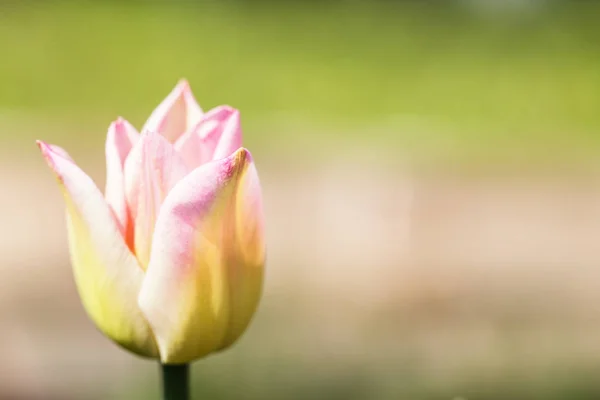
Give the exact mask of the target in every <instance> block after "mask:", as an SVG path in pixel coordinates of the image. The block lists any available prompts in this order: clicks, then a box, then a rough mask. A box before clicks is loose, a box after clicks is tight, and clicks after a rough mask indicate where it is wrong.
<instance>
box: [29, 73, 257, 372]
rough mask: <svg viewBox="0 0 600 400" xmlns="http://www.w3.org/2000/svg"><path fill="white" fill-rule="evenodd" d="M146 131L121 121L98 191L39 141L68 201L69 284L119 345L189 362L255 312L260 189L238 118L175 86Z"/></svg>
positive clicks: (238, 330) (238, 331) (230, 339)
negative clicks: (206, 105) (201, 102)
mask: <svg viewBox="0 0 600 400" xmlns="http://www.w3.org/2000/svg"><path fill="white" fill-rule="evenodd" d="M141 132H142V133H141V135H140V134H138V132H137V131H136V129H135V128H134V127H133V126H132V125H131V124H129V123H128V122H127V121H125V120H124V119H121V118H119V119H117V120H116V121H115V122H113V123H112V124H111V125H110V127H109V129H108V135H107V140H106V149H105V150H106V172H107V176H106V190H105V193H104V195H103V194H102V192H101V191H100V190H99V189H98V187H97V186H96V185H95V184H94V182H93V181H92V179H91V178H90V177H89V176H88V175H87V174H86V173H85V172H83V171H82V170H81V169H80V168H79V167H78V166H77V165H76V164H75V162H74V161H73V159H72V158H71V157H70V156H69V155H68V154H67V152H66V151H65V150H63V149H61V148H60V147H57V146H54V145H50V144H47V143H44V142H41V141H38V145H39V147H40V149H41V151H42V154H43V156H44V158H45V159H46V161H47V163H48V165H49V166H50V168H51V169H52V171H53V172H54V174H55V176H56V178H57V180H58V183H59V186H60V189H61V191H62V193H63V195H64V199H65V202H66V209H67V230H68V242H69V249H70V255H71V262H72V266H73V271H74V276H75V282H76V285H77V288H78V292H79V295H80V297H81V300H82V303H83V305H84V308H85V309H86V311H87V313H88V315H89V316H90V318H91V319H92V320H93V321H94V323H95V324H96V325H97V327H98V328H99V329H100V330H101V331H102V332H103V333H104V334H105V335H106V336H107V337H109V338H110V339H112V340H113V341H114V342H116V343H117V344H119V345H120V346H122V347H124V348H126V349H127V350H130V351H132V352H134V353H136V354H138V355H141V356H144V357H151V358H157V359H159V360H160V362H161V363H163V364H185V363H189V362H191V361H194V360H196V359H198V358H201V357H204V356H206V355H208V354H210V353H213V352H217V351H220V350H223V349H225V348H227V347H229V346H230V345H231V344H233V343H234V342H235V341H236V340H237V339H238V338H239V337H240V335H242V333H243V332H244V331H245V330H246V328H247V326H248V324H249V323H250V320H251V319H252V316H253V314H254V313H255V310H256V308H257V305H258V302H259V299H260V295H261V289H262V282H263V268H264V263H265V243H264V233H263V214H262V201H261V188H260V183H259V179H258V175H257V172H256V168H255V166H254V162H253V160H252V156H251V154H250V152H249V151H248V150H246V149H245V148H243V147H241V146H242V133H241V130H240V119H239V112H238V111H237V110H235V109H233V108H231V107H228V106H220V107H216V108H214V109H212V110H210V111H208V112H206V113H205V112H203V111H202V109H201V108H200V106H199V105H198V103H197V102H196V100H195V98H194V96H193V94H192V92H191V90H190V87H189V85H188V83H187V82H185V81H181V82H180V83H179V84H178V85H177V86H176V87H175V89H174V90H173V91H172V92H171V93H170V94H169V95H168V96H167V98H166V99H165V100H164V101H163V102H162V103H161V104H160V105H159V106H158V107H157V108H156V109H155V110H154V112H153V113H152V114H151V116H150V117H149V119H148V121H147V122H146V123H145V125H144V126H143V128H142V130H141Z"/></svg>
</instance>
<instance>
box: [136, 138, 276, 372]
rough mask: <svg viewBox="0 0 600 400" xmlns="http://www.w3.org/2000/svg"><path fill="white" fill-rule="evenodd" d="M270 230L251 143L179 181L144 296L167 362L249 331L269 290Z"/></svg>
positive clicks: (159, 229) (164, 213) (159, 231)
mask: <svg viewBox="0 0 600 400" xmlns="http://www.w3.org/2000/svg"><path fill="white" fill-rule="evenodd" d="M263 236H264V235H263V215H262V205H261V193H260V185H259V183H258V177H257V174H256V169H255V168H254V164H253V162H252V157H251V156H250V153H249V152H248V151H247V150H246V149H239V150H238V151H237V152H235V153H234V154H232V155H231V156H230V157H228V158H224V159H220V160H216V161H213V162H210V163H208V164H205V165H202V166H200V167H199V168H197V169H196V170H194V171H193V172H192V173H190V174H189V175H188V176H187V177H186V178H184V179H183V180H182V181H181V182H180V183H179V184H178V185H177V186H176V187H175V188H173V190H172V191H171V193H170V194H169V196H168V197H167V199H166V200H165V203H164V204H163V208H162V209H161V212H160V215H159V217H158V220H157V224H156V230H155V234H154V246H153V248H152V255H151V258H150V265H149V267H148V271H147V275H146V279H145V280H144V284H143V286H142V291H141V292H140V299H139V304H140V307H141V309H142V310H143V312H144V314H145V315H146V317H147V318H148V321H149V322H150V325H151V326H152V328H153V332H154V334H155V337H156V340H157V343H158V346H159V351H160V354H161V360H162V361H163V362H165V363H175V364H176V363H185V362H190V361H193V360H195V359H197V358H200V357H203V356H205V355H207V354H209V353H211V352H214V351H218V350H220V349H223V348H225V347H227V346H229V345H230V344H232V343H233V342H234V341H235V340H236V339H237V338H238V337H239V336H240V335H241V334H242V333H243V332H244V330H245V329H246V327H247V326H248V324H249V322H250V320H251V318H252V316H253V314H254V312H255V310H256V307H257V305H258V302H259V299H260V294H261V290H262V280H263V268H264V261H265V245H264V240H263Z"/></svg>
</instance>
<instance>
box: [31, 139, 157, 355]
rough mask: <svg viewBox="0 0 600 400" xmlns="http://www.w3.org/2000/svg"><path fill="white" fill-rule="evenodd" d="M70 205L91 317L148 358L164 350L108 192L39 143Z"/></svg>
mask: <svg viewBox="0 0 600 400" xmlns="http://www.w3.org/2000/svg"><path fill="white" fill-rule="evenodd" d="M38 145H39V147H40V150H41V151H42V154H43V155H44V157H45V159H46V161H47V162H48V165H49V166H50V168H51V169H52V170H53V171H54V173H55V175H56V177H57V180H58V183H59V185H60V187H61V190H62V192H63V195H64V198H65V202H66V204H67V228H68V236H69V249H70V253H71V261H72V264H73V272H74V275H75V282H76V284H77V289H78V291H79V295H80V297H81V300H82V302H83V305H84V308H85V309H86V311H87V313H88V315H89V316H90V318H91V319H92V320H93V321H94V322H95V323H96V326H97V327H98V328H99V329H100V330H101V331H102V332H103V333H104V334H105V335H106V336H108V337H109V338H110V339H112V340H113V341H115V342H116V343H117V344H119V345H121V346H122V347H124V348H126V349H128V350H130V351H132V352H134V353H136V354H139V355H141V356H145V357H156V356H157V355H158V351H157V348H156V344H155V341H154V337H153V334H152V331H151V329H150V327H149V325H148V323H147V322H146V320H145V318H144V316H143V315H142V313H141V312H140V310H139V308H138V306H137V296H138V293H139V290H140V286H141V284H142V280H143V278H144V273H143V271H142V269H141V268H140V266H139V265H138V263H137V260H136V258H135V257H134V255H133V254H132V253H131V252H130V250H129V248H128V247H127V245H126V244H125V241H124V239H123V236H122V233H121V232H120V230H119V227H118V224H117V222H116V220H115V217H114V216H113V213H112V211H111V210H110V208H109V206H108V205H107V203H106V201H105V200H104V197H103V196H102V193H101V192H100V190H98V188H97V187H96V185H95V184H94V182H93V181H92V179H91V178H90V177H89V176H87V175H86V174H85V173H84V172H83V171H82V170H81V169H80V168H79V167H77V165H75V163H74V162H73V161H72V160H71V159H70V157H66V156H65V154H66V153H65V152H64V150H62V149H61V151H57V150H56V148H55V147H54V146H50V145H47V144H46V143H43V142H38Z"/></svg>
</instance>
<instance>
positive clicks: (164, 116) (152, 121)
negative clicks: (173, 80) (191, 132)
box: [142, 80, 202, 143]
mask: <svg viewBox="0 0 600 400" xmlns="http://www.w3.org/2000/svg"><path fill="white" fill-rule="evenodd" d="M200 118H202V109H201V108H200V106H199V105H198V102H197V101H196V99H195V98H194V95H193V94H192V90H191V89H190V85H189V83H188V82H187V81H186V80H181V81H180V82H179V83H178V84H177V86H175V89H173V90H172V91H171V93H170V94H169V95H168V96H167V97H166V98H165V99H164V100H163V101H162V103H160V104H159V105H158V107H156V109H155V110H154V111H153V112H152V114H151V115H150V117H149V118H148V121H146V124H145V125H144V127H143V128H142V132H145V131H151V132H159V133H161V134H162V135H163V136H164V137H166V138H167V139H168V140H169V141H170V142H171V143H174V142H175V141H176V140H177V138H179V136H181V135H182V134H183V133H184V132H186V131H187V130H188V129H190V128H191V127H193V126H194V125H196V124H197V123H198V121H200Z"/></svg>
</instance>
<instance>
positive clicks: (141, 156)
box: [124, 133, 188, 269]
mask: <svg viewBox="0 0 600 400" xmlns="http://www.w3.org/2000/svg"><path fill="white" fill-rule="evenodd" d="M187 171H188V169H187V168H186V166H185V162H184V161H183V159H182V158H181V156H180V155H179V154H178V153H177V151H175V149H174V148H173V145H172V144H171V143H169V141H168V140H167V139H166V138H164V137H163V136H162V135H160V134H157V133H144V134H143V135H142V137H141V139H140V140H139V141H138V143H137V144H136V145H135V146H134V147H133V149H132V150H131V153H130V154H129V156H128V157H127V160H126V162H125V171H124V173H125V198H126V201H127V208H128V210H129V215H130V218H131V220H132V225H133V249H134V252H135V254H136V256H137V258H138V260H139V262H140V265H142V267H143V268H144V269H146V266H147V265H148V261H149V259H150V249H151V247H152V235H153V233H154V223H155V221H156V216H157V215H158V211H159V209H160V206H161V205H162V203H163V201H164V199H165V197H166V196H167V194H168V193H169V191H170V190H171V189H172V188H173V186H175V184H176V183H177V182H178V181H179V180H180V179H181V178H183V177H184V176H185V175H186V174H187Z"/></svg>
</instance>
